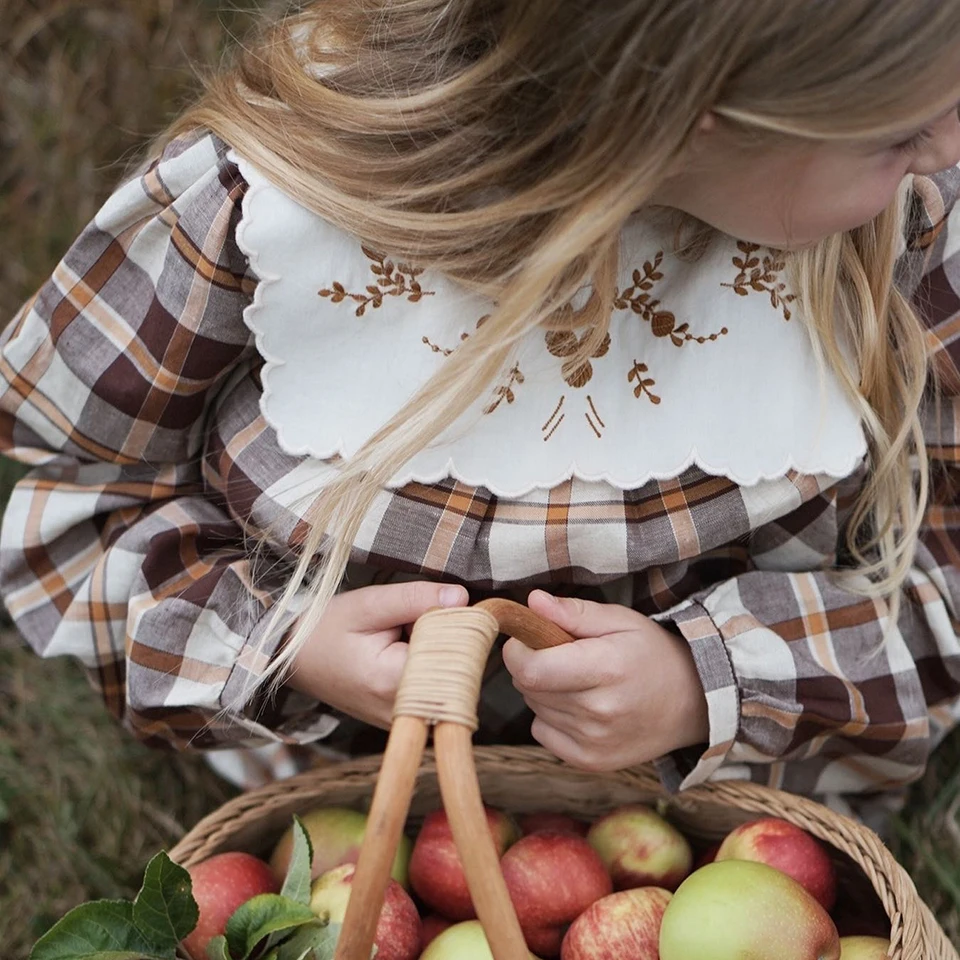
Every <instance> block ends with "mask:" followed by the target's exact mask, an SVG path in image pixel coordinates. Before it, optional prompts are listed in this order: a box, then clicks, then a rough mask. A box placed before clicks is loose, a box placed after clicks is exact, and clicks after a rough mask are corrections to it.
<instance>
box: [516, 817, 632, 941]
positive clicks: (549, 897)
mask: <svg viewBox="0 0 960 960" xmlns="http://www.w3.org/2000/svg"><path fill="white" fill-rule="evenodd" d="M500 869H501V870H502V871H503V878H504V880H505V881H506V884H507V890H508V892H509V893H510V899H511V901H512V902H513V907H514V909H515V910H516V912H517V919H518V920H519V921H520V927H521V929H522V930H523V935H524V938H525V939H526V941H527V946H528V947H529V948H530V949H531V950H532V951H533V952H534V953H536V954H538V955H539V956H543V957H555V956H557V955H558V954H559V953H560V943H561V941H562V940H563V935H564V933H565V932H566V930H567V927H568V926H569V925H570V924H571V923H573V921H574V920H576V918H577V917H578V916H580V914H581V913H583V911H584V910H586V909H587V907H589V906H590V904H591V903H593V902H594V901H596V900H599V899H600V898H601V897H605V896H607V895H608V894H610V893H612V892H613V883H612V882H611V880H610V874H609V873H607V870H606V868H605V867H604V865H603V861H602V860H601V859H600V856H599V854H598V853H597V852H596V851H595V850H594V849H593V847H591V846H590V844H589V843H587V841H586V840H585V839H584V838H583V837H579V836H577V835H576V834H574V833H559V832H558V833H549V832H546V831H540V832H537V833H531V834H528V835H527V836H526V837H521V838H520V839H519V840H518V841H517V842H516V843H515V844H514V845H513V846H512V847H510V849H509V850H508V851H507V852H506V853H505V854H504V855H503V857H501V859H500Z"/></svg>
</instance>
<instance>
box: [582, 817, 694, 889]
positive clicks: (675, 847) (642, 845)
mask: <svg viewBox="0 0 960 960" xmlns="http://www.w3.org/2000/svg"><path fill="white" fill-rule="evenodd" d="M587 840H589V841H590V844H591V845H592V846H593V848H594V850H596V851H597V853H599V854H600V858H601V859H602V860H603V862H604V865H605V866H606V868H607V870H608V871H609V873H610V876H611V877H612V878H613V886H614V888H615V889H616V890H627V889H629V888H631V887H663V888H664V889H666V890H676V888H677V886H678V885H679V884H680V882H681V881H682V880H683V878H684V877H686V876H687V874H688V873H690V868H691V866H692V864H693V851H692V850H691V849H690V844H689V843H688V842H687V838H686V837H684V835H683V834H682V833H681V832H680V831H679V830H677V828H676V827H674V826H673V825H672V824H670V823H667V821H666V820H664V819H663V817H661V816H660V814H659V813H657V812H656V811H654V810H651V809H650V807H646V806H644V805H643V804H630V805H628V806H623V807H618V808H617V809H616V810H613V811H612V812H611V813H608V814H607V815H606V816H605V817H601V818H600V819H599V820H597V821H596V822H595V823H594V824H593V826H592V827H591V828H590V832H589V833H588V834H587Z"/></svg>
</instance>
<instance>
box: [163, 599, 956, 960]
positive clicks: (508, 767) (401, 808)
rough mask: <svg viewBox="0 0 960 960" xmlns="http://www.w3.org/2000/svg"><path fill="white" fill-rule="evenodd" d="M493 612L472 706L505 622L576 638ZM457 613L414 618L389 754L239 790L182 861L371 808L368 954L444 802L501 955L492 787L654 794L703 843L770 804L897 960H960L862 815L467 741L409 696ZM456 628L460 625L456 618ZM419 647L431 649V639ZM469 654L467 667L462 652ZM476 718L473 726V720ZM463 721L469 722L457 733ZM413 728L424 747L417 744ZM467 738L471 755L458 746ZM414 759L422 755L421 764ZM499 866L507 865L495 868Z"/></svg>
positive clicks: (515, 930)
mask: <svg viewBox="0 0 960 960" xmlns="http://www.w3.org/2000/svg"><path fill="white" fill-rule="evenodd" d="M478 606H480V605H478ZM470 609H471V610H476V609H477V608H476V607H474V608H470ZM488 609H489V607H488ZM493 611H494V613H495V614H497V616H496V618H494V617H490V616H489V613H488V617H489V619H490V620H492V624H490V623H488V624H486V625H484V632H485V637H484V640H483V641H482V642H481V643H480V645H479V646H480V649H479V650H477V651H475V652H474V654H473V655H472V657H471V660H470V665H469V667H468V668H467V669H466V670H463V669H461V670H460V671H459V672H460V674H463V673H464V672H467V673H470V674H472V675H473V676H472V679H471V681H470V682H469V683H468V684H467V686H468V687H469V689H468V691H467V694H466V696H467V698H468V699H469V698H473V701H472V702H473V704H474V708H475V704H476V696H477V692H478V690H479V677H480V674H481V672H482V668H483V664H484V663H485V659H486V652H487V651H489V646H490V644H491V643H492V642H493V639H495V637H496V635H497V633H498V632H499V631H500V630H503V632H509V633H511V634H512V635H514V636H520V637H521V639H524V640H525V641H526V642H527V643H529V644H530V645H532V646H547V645H553V644H555V643H557V642H562V640H563V639H565V635H563V634H562V633H561V632H560V631H557V630H556V629H555V628H553V629H551V627H548V626H545V625H544V623H543V622H542V621H541V622H540V623H539V624H531V616H530V615H529V611H527V610H526V608H520V611H522V612H518V611H516V610H512V611H511V610H506V609H505V608H504V607H499V606H498V607H494V608H493ZM466 612H468V611H459V613H466ZM448 613H452V611H442V612H438V614H439V616H437V617H435V615H434V614H428V615H427V616H426V617H424V618H421V621H420V622H418V624H417V629H416V630H415V631H414V636H413V637H412V638H411V656H410V659H409V665H408V668H407V675H406V676H405V678H404V684H403V685H402V686H401V694H400V696H398V701H397V702H398V708H397V714H396V717H395V721H394V726H393V730H392V731H391V737H390V742H389V744H388V746H387V750H386V752H385V753H384V754H383V755H378V756H371V757H364V758H359V759H356V760H350V761H345V762H342V763H335V764H330V765H327V766H321V767H318V768H317V769H314V770H311V771H308V772H306V773H303V774H300V775H298V776H295V777H292V778H290V779H288V780H283V781H279V782H276V783H272V784H269V785H267V786H265V787H262V788H260V789H257V790H253V791H250V792H248V793H245V794H243V795H241V796H239V797H236V798H235V799H233V800H231V801H229V802H228V803H226V804H224V805H223V806H222V807H221V808H220V809H218V810H217V811H215V812H214V813H212V814H210V815H209V816H207V817H205V818H204V819H203V820H201V821H200V822H199V823H198V824H197V825H196V826H195V827H194V828H193V829H192V830H191V831H190V832H189V833H188V834H187V835H186V836H184V838H183V839H182V840H181V841H180V843H178V844H177V846H176V847H175V848H174V849H173V850H172V851H171V852H170V856H171V857H172V859H173V860H175V861H177V862H178V863H180V864H182V865H184V866H186V867H189V866H191V865H193V864H196V863H199V862H200V861H201V860H204V859H205V858H207V857H209V856H212V855H213V854H215V853H220V852H224V851H227V850H245V851H248V852H251V853H254V854H259V855H267V854H269V851H270V850H271V849H272V847H273V845H274V844H275V843H276V841H277V839H278V838H279V836H280V835H281V833H282V832H283V831H284V830H285V829H286V828H287V827H289V825H290V821H291V818H292V815H293V814H294V813H303V812H305V811H307V810H309V809H311V808H312V807H316V806H322V805H338V806H350V807H354V808H355V809H358V810H363V811H365V812H368V813H369V815H370V822H369V825H368V829H367V834H366V835H367V837H368V838H370V837H373V836H376V837H378V838H380V841H379V843H378V844H377V845H376V846H375V845H374V844H373V843H372V842H365V843H364V846H363V849H362V851H361V855H360V860H359V862H358V865H357V872H356V875H355V878H354V888H353V891H354V892H353V894H352V895H351V900H350V909H348V913H347V916H346V918H345V921H344V927H343V932H342V935H341V943H344V941H347V940H350V941H351V942H352V943H353V946H352V947H345V948H344V950H343V951H341V950H339V949H338V954H337V956H338V960H340V958H341V957H344V958H348V957H351V956H354V955H355V956H358V957H359V956H363V955H364V954H363V952H362V948H363V946H364V945H365V949H366V956H369V945H368V942H372V936H373V927H374V925H375V922H376V917H377V916H378V915H379V903H380V898H382V893H383V890H384V888H385V885H386V878H387V876H388V874H389V869H390V864H391V862H392V859H393V854H394V851H395V849H396V842H395V840H396V838H398V836H399V832H400V830H401V829H403V828H404V827H406V828H407V829H408V832H412V830H413V829H415V827H416V826H417V824H418V823H419V821H420V820H421V819H422V817H423V815H424V814H426V813H427V812H429V811H430V810H433V809H436V808H437V807H438V806H440V804H441V802H443V803H444V805H445V806H446V808H447V810H448V813H449V814H450V817H451V826H452V827H453V830H454V837H455V839H456V841H457V844H458V847H459V849H460V851H461V855H462V856H463V858H464V862H465V867H466V870H467V874H468V880H469V882H470V888H471V893H472V894H473V896H474V901H475V903H476V904H477V910H478V914H479V916H480V919H481V921H482V922H483V923H484V926H485V928H486V929H487V931H488V936H489V934H490V932H491V931H492V930H499V931H500V933H501V939H500V943H501V944H505V945H503V946H498V944H496V943H495V942H494V940H493V938H491V947H492V948H493V951H494V956H495V957H496V960H509V958H512V957H518V956H522V957H524V958H525V957H526V951H525V949H524V948H523V944H522V940H520V942H519V943H518V942H517V940H518V939H519V937H518V934H519V926H518V925H517V923H516V916H515V914H513V911H512V907H510V906H509V900H507V901H506V905H504V903H503V898H504V897H505V888H502V886H501V887H498V880H499V882H500V884H502V877H500V875H499V870H498V869H497V866H496V859H495V856H496V855H495V852H494V850H493V845H492V840H490V838H489V832H488V831H487V830H486V829H479V830H477V829H475V827H476V826H482V820H479V822H478V821H477V820H476V819H474V820H471V819H470V817H471V814H472V815H473V816H475V817H482V814H481V813H479V812H478V808H477V804H478V803H479V800H480V797H481V796H482V798H483V802H484V803H487V804H490V805H492V806H495V807H499V808H501V809H503V810H506V811H508V812H510V813H524V812H532V811H535V810H541V809H550V810H555V811H558V812H563V813H568V814H571V815H574V816H579V817H583V818H587V819H591V818H595V817H598V816H600V815H602V814H604V813H606V812H607V811H609V810H611V809H613V808H614V807H616V806H619V805H621V804H625V803H636V802H640V803H647V804H651V805H654V806H657V807H658V808H659V809H660V810H661V812H663V813H664V815H665V816H667V817H668V819H670V820H671V821H672V822H673V823H675V824H676V825H677V826H678V827H679V828H680V829H681V830H682V831H683V832H684V833H686V834H687V835H688V836H690V837H692V838H696V839H701V840H703V841H704V842H710V841H713V840H717V839H719V838H720V837H722V836H723V835H724V834H725V833H726V832H728V831H729V830H731V829H732V828H733V827H735V826H737V825H738V824H740V823H743V822H745V821H747V820H750V819H755V818H756V817H757V816H764V815H770V816H777V817H782V818H783V819H785V820H788V821H790V822H791V823H794V824H796V825H797V826H800V827H802V828H803V829H805V830H807V831H809V832H810V833H811V834H813V835H814V836H816V837H818V838H819V839H820V840H822V841H823V842H825V843H826V844H827V845H828V848H829V849H830V850H831V852H832V853H833V855H834V859H835V862H836V864H837V866H838V872H839V876H840V882H841V891H842V893H844V894H845V896H846V898H847V899H848V900H850V899H852V898H870V899H874V898H875V903H876V906H877V909H878V910H882V912H883V913H884V914H885V915H886V917H887V919H888V920H889V923H890V939H891V954H890V956H891V960H958V954H957V951H956V950H955V949H954V948H953V947H952V946H951V944H950V943H949V941H948V940H947V938H946V935H945V934H944V932H943V930H942V929H941V928H940V927H939V925H938V924H937V922H936V920H935V919H934V917H933V915H932V914H931V913H930V911H929V909H928V908H927V907H926V905H925V904H924V903H923V901H922V900H921V899H920V897H919V895H918V894H917V891H916V889H915V887H914V885H913V883H912V881H911V880H910V877H909V876H908V875H907V874H906V872H905V871H904V870H903V868H902V867H901V866H900V865H899V864H898V863H897V861H896V860H895V859H894V858H893V856H892V855H891V853H890V852H889V850H887V848H886V847H885V846H884V844H883V842H882V841H881V840H880V838H879V837H877V835H876V834H874V833H873V832H872V831H871V830H869V829H868V828H866V827H864V826H862V825H861V824H859V823H857V822H855V821H853V820H851V819H849V818H847V817H844V816H841V815H839V814H836V813H834V812H833V811H831V810H828V809H827V808H826V807H824V806H822V805H820V804H818V803H815V802H813V801H811V800H808V799H806V798H803V797H798V796H794V795H792V794H787V793H784V792H782V791H777V790H771V789H769V788H765V787H761V786H758V785H756V784H751V783H745V782H739V781H723V782H717V783H712V784H706V785H703V786H700V787H695V788H692V789H690V790H686V791H683V792H682V793H680V794H677V795H669V794H667V793H666V792H665V791H664V790H663V788H662V787H661V785H660V782H659V780H658V778H657V777H656V775H655V774H654V773H653V771H652V770H651V769H650V768H648V767H639V768H635V769H631V770H621V771H616V772H611V773H587V772H583V771H580V770H576V769H573V768H572V767H569V766H567V765H566V764H563V763H562V762H560V761H559V760H557V759H556V758H555V757H553V756H552V755H550V754H548V753H547V752H546V751H544V750H542V749H540V748H537V747H477V748H476V749H473V750H470V744H469V739H470V736H471V734H472V726H471V725H470V721H469V719H467V720H464V719H463V718H459V719H455V720H451V719H449V718H447V717H446V716H445V710H446V707H440V708H438V704H437V701H436V697H435V696H432V695H431V696H430V697H429V699H430V700H431V702H430V703H429V704H428V705H426V706H425V705H424V704H423V703H422V691H421V693H419V694H418V693H417V691H416V690H414V692H413V694H412V695H411V694H410V690H409V688H408V689H407V694H408V695H407V696H406V697H405V696H404V688H405V687H408V678H409V677H410V675H411V674H413V673H415V672H416V671H417V670H419V669H421V668H422V667H424V666H425V667H426V672H425V674H424V676H427V677H429V678H430V682H429V685H428V687H429V689H430V690H435V689H436V674H435V671H436V669H437V668H438V663H440V662H444V663H449V662H450V660H451V659H453V660H456V655H455V654H452V653H451V649H450V647H449V643H448V638H445V639H443V640H442V641H441V643H440V647H442V649H436V650H434V651H433V653H434V654H436V655H437V656H435V657H433V659H432V660H431V659H430V652H429V651H427V653H425V654H424V656H423V657H422V658H416V657H415V656H414V653H415V651H416V650H417V648H418V636H420V638H421V640H422V631H421V622H423V621H426V620H427V619H428V618H430V619H433V620H434V621H435V622H434V623H432V624H431V625H430V628H431V629H433V628H435V627H437V626H440V627H441V628H443V627H444V626H445V624H449V623H450V622H451V621H449V620H446V621H445V619H444V616H443V615H446V614H448ZM518 618H519V619H518ZM455 626H456V624H455ZM551 626H552V625H551ZM443 632H444V631H443V629H441V633H443ZM446 632H447V633H449V629H448V630H447V631H446ZM458 642H459V641H458ZM420 646H421V649H423V650H427V648H429V647H430V642H429V641H428V642H426V643H421V644H420ZM418 661H419V662H418ZM460 666H461V668H462V667H463V663H462V662H461V664H460ZM414 686H415V684H414ZM444 703H446V701H444ZM428 707H429V709H428ZM438 717H439V718H443V719H440V720H439V722H438V723H437V726H436V729H435V737H434V748H433V749H430V750H424V743H425V740H426V728H427V725H428V723H431V724H432V723H434V722H437V720H438ZM473 723H474V725H475V720H474V721H473ZM453 728H456V730H458V731H459V733H454V732H453ZM447 729H450V730H451V735H452V737H453V739H449V738H448V737H445V736H444V735H443V734H444V731H445V730H447ZM411 733H412V740H413V741H414V742H415V744H416V745H415V746H414V747H411V746H410V743H411ZM421 736H422V738H423V739H422V741H421V739H420V738H421ZM464 737H465V741H464ZM464 742H465V743H466V747H465V748H463V749H465V751H466V753H467V755H468V756H467V757H466V758H464V757H463V755H462V753H463V750H462V749H461V747H462V745H463V743H464ZM454 743H456V744H458V746H454ZM411 760H413V761H415V762H413V764H412V768H411ZM464 761H465V763H466V769H464ZM474 768H475V775H474ZM457 771H459V772H457ZM455 781H456V782H455ZM457 784H459V786H457ZM464 785H465V786H464ZM461 788H462V789H461ZM455 811H460V813H456V812H455ZM458 820H459V821H460V822H459V823H458ZM465 826H466V828H467V829H464V827H465ZM458 827H459V829H458ZM488 840H489V846H487V841H488ZM491 857H492V858H493V859H492V860H491ZM485 858H486V859H485ZM484 859H485V863H486V868H487V874H486V875H484V872H483V861H484ZM491 867H492V869H491ZM494 872H495V874H496V876H492V875H491V874H492V873H494ZM498 897H499V898H500V899H499V901H498ZM498 909H499V910H501V911H502V910H504V909H505V910H506V911H507V914H508V915H507V914H503V913H501V914H499V915H498V914H497V910H498ZM360 927H366V931H365V933H364V932H363V931H359V932H358V928H360ZM348 931H349V932H350V934H351V936H348ZM354 934H355V936H354ZM511 937H512V940H511ZM357 944H360V945H361V946H360V947H358V946H357ZM351 951H352V952H351ZM358 951H359V952H358Z"/></svg>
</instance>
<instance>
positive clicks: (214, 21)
mask: <svg viewBox="0 0 960 960" xmlns="http://www.w3.org/2000/svg"><path fill="white" fill-rule="evenodd" d="M230 2H231V6H230V7H229V9H228V8H227V7H226V6H225V5H224V4H223V3H220V2H217V0H193V2H184V0H0V24H2V25H3V26H2V28H0V91H2V96H0V225H2V226H0V231H2V232H0V323H2V322H5V320H6V319H8V318H9V317H11V316H12V315H13V313H14V312H15V310H16V308H17V307H18V306H19V305H20V303H21V302H22V301H23V300H24V299H26V298H27V297H28V296H29V295H30V294H31V293H32V292H33V291H34V290H35V289H36V287H37V286H38V285H39V284H40V283H41V282H42V281H43V280H44V279H45V278H46V276H47V275H48V274H49V272H50V270H51V269H52V267H53V266H54V264H55V263H56V261H57V259H58V258H59V257H60V256H61V255H62V254H63V252H64V250H65V249H66V247H67V246H68V244H69V243H70V241H71V240H72V239H73V238H74V237H75V236H76V234H77V233H78V232H79V231H80V230H81V229H82V227H83V226H84V224H85V223H86V222H87V221H88V220H89V219H90V218H91V217H92V216H93V214H94V213H95V211H96V209H97V208H98V206H99V205H100V203H101V202H102V201H103V199H104V198H105V197H106V195H107V194H108V193H109V191H110V189H111V187H112V186H113V185H114V184H115V182H116V180H117V179H118V177H119V176H120V174H121V171H122V169H123V167H124V166H125V164H126V162H128V161H129V160H130V159H132V158H133V157H134V156H135V155H136V153H137V151H138V150H139V149H140V148H141V146H142V145H143V143H144V141H145V139H147V138H149V137H150V136H151V135H152V134H154V133H156V132H158V131H159V130H160V129H162V127H163V126H164V124H165V123H166V121H167V120H168V119H169V118H170V117H171V116H172V115H173V114H174V113H175V112H176V110H177V109H178V108H179V106H180V105H181V104H182V103H183V102H184V99H185V98H186V97H187V96H188V95H189V94H190V91H191V90H193V89H195V86H196V84H195V79H194V75H193V71H192V68H191V64H195V63H196V64H211V63H214V62H215V61H216V60H217V58H218V57H219V55H220V52H221V50H222V49H223V45H224V39H225V37H226V38H229V37H230V36H231V35H232V34H234V33H236V32H240V31H242V30H243V29H244V27H245V25H246V24H247V22H248V18H249V9H250V7H251V6H253V0H250V2H239V0H230ZM18 473H19V470H18V468H17V467H16V466H15V465H13V464H11V463H9V462H8V461H0V504H2V503H3V502H5V500H6V491H7V490H8V489H9V486H10V484H11V483H12V482H13V481H14V480H15V478H16V476H17V475H18ZM230 793H231V790H230V789H229V788H227V787H226V786H225V785H224V784H223V783H222V782H221V781H220V780H218V779H217V778H216V777H215V776H214V775H213V774H212V773H211V772H210V771H209V770H208V768H207V767H206V765H205V764H204V763H203V760H202V759H201V758H200V757H197V756H183V755H175V754H166V753H162V752H153V751H150V750H148V749H146V748H145V747H143V746H141V745H140V744H138V743H136V742H134V741H133V740H132V739H131V738H130V737H128V736H127V735H126V734H124V733H123V731H122V730H120V729H119V728H118V727H117V726H116V725H115V724H114V722H113V721H112V720H111V719H110V718H109V717H108V716H107V714H106V712H105V711H104V709H103V707H102V706H101V703H100V701H99V699H98V697H97V695H96V694H95V693H94V692H93V691H92V690H91V689H90V688H89V686H88V684H87V681H86V678H85V676H84V675H83V673H82V671H81V670H80V669H79V668H78V667H77V666H76V665H75V664H74V663H72V662H70V661H66V660H55V661H42V660H39V659H38V658H36V657H35V656H34V655H33V654H32V653H30V652H28V651H26V650H25V649H24V648H23V647H22V645H21V644H20V642H19V640H18V639H17V637H16V635H15V633H14V632H13V631H11V630H10V629H6V630H5V631H0V944H2V946H0V957H2V960H23V958H25V957H26V955H27V952H28V950H29V947H30V945H31V944H32V943H33V942H34V941H35V939H36V938H37V937H38V936H39V935H40V934H41V933H42V932H43V931H44V930H46V929H47V927H48V926H49V925H50V924H51V923H52V922H53V921H54V920H56V919H57V918H59V917H60V916H62V915H63V914H64V913H65V912H66V911H67V910H68V909H69V908H70V907H71V906H73V905H74V904H76V903H78V902H81V901H84V900H89V899H95V898H100V897H117V896H126V897H129V896H132V895H133V894H134V893H135V892H136V890H137V888H138V886H139V881H140V879H141V877H142V873H143V868H144V866H145V864H146V862H147V860H148V859H149V858H150V856H152V855H153V854H154V853H155V852H156V851H157V850H159V849H162V848H169V847H170V846H171V845H172V844H173V843H174V842H175V841H176V840H177V839H178V837H179V836H180V835H181V834H182V833H183V832H184V831H185V830H186V829H188V828H189V827H190V826H192V825H193V824H194V823H195V822H196V821H197V820H198V819H199V818H200V817H201V816H203V815H204V814H205V813H207V812H208V811H210V810H212V809H215V808H216V807H217V806H219V805H220V804H221V803H222V802H223V801H224V800H225V799H226V798H227V797H228V796H229V795H230ZM896 828H897V831H896V836H895V838H894V841H893V848H894V851H895V853H896V854H897V855H898V856H899V857H900V858H901V860H902V861H903V863H904V864H906V865H907V867H908V869H909V870H910V872H911V874H912V875H913V876H914V878H915V880H916V882H917V885H918V887H919V888H920V890H921V892H922V894H923V896H924V898H925V899H926V900H927V902H928V903H930V904H931V906H932V907H933V908H934V909H935V910H936V912H937V914H938V917H939V918H940V920H941V922H942V923H943V925H944V927H945V928H946V929H947V930H948V932H949V933H950V934H951V936H952V937H953V939H954V940H955V941H957V942H960V734H958V735H956V736H954V737H952V738H951V739H950V740H949V741H948V742H947V743H946V744H944V746H943V747H941V749H940V750H939V751H938V752H937V754H936V756H935V757H934V760H933V762H932V763H931V765H930V768H929V771H928V773H927V776H926V777H925V778H924V780H923V781H922V782H921V783H919V784H917V786H916V787H915V789H914V790H913V791H912V794H911V800H910V804H909V805H908V807H907V809H906V810H905V812H904V814H903V815H902V816H901V817H900V818H899V819H898V820H897V823H896Z"/></svg>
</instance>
